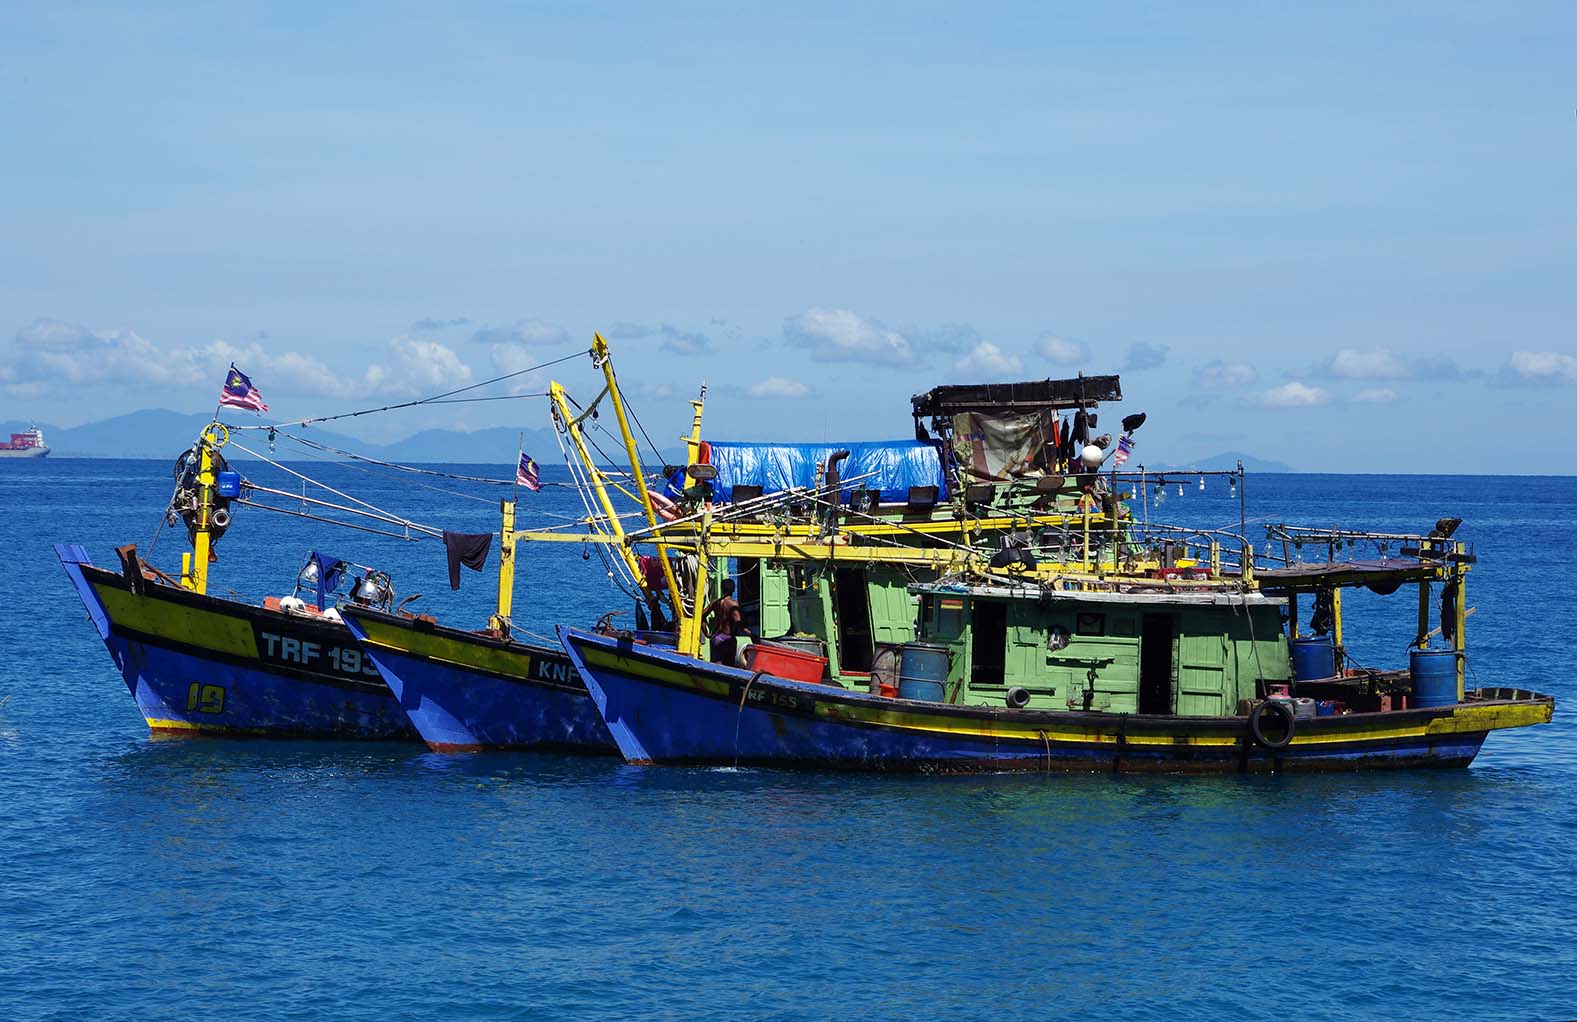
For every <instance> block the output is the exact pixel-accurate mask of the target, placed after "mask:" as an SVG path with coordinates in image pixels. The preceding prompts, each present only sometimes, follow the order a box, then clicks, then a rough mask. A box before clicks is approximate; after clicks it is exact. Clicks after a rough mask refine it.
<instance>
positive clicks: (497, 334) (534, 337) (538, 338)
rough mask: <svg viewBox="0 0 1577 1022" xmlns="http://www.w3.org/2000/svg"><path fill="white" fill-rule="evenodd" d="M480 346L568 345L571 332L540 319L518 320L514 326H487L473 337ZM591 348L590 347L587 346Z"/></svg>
mask: <svg viewBox="0 0 1577 1022" xmlns="http://www.w3.org/2000/svg"><path fill="white" fill-rule="evenodd" d="M471 340H473V341H476V342H477V343H479V344H508V343H513V344H525V345H531V346H541V347H547V346H549V345H568V344H569V343H570V335H569V331H568V330H565V329H564V328H563V327H561V326H558V325H556V324H553V323H548V322H544V321H543V320H540V319H521V320H516V321H515V325H514V326H486V327H483V328H482V329H480V330H478V331H476V332H475V333H473V334H472V335H471ZM587 347H590V345H587Z"/></svg>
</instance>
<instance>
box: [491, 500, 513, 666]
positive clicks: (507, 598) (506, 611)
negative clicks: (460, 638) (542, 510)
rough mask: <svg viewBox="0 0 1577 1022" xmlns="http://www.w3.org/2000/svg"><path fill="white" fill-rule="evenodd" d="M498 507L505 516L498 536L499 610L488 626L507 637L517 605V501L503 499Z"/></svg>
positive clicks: (502, 515)
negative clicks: (512, 614) (511, 614)
mask: <svg viewBox="0 0 1577 1022" xmlns="http://www.w3.org/2000/svg"><path fill="white" fill-rule="evenodd" d="M498 509H499V512H500V515H501V517H502V518H503V524H502V527H501V529H500V530H499V537H498V610H497V612H496V613H495V614H494V615H493V617H492V619H491V620H489V621H488V623H487V626H488V627H489V628H491V629H492V630H493V631H495V632H498V633H499V634H500V635H503V636H504V637H506V638H507V637H508V635H509V615H510V612H511V611H513V610H514V605H515V502H514V501H512V500H501V501H499V502H498Z"/></svg>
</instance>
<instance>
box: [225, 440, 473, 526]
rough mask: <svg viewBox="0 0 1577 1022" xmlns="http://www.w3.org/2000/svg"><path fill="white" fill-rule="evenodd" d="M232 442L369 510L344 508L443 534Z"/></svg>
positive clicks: (300, 477)
mask: <svg viewBox="0 0 1577 1022" xmlns="http://www.w3.org/2000/svg"><path fill="white" fill-rule="evenodd" d="M230 442H231V443H232V444H235V446H236V448H237V449H238V450H241V451H245V452H246V453H247V454H250V455H251V456H252V457H254V458H257V459H258V460H259V461H264V462H267V463H268V464H270V465H273V466H274V467H275V468H277V469H279V470H280V471H281V472H284V473H286V474H288V475H292V476H295V477H296V478H297V479H300V480H301V481H302V483H303V484H305V483H311V484H312V485H314V486H319V487H322V488H323V489H325V490H327V491H329V492H330V493H332V494H334V495H335V496H336V497H343V498H345V499H346V500H348V501H350V502H352V503H354V504H360V505H361V506H362V507H364V508H366V509H367V511H362V512H354V509H350V508H347V509H344V510H350V511H353V512H354V513H358V514H367V516H368V517H369V518H381V519H383V520H384V521H386V522H389V523H390V524H393V525H403V526H405V527H406V528H411V529H415V530H416V531H417V532H422V533H425V534H427V535H429V536H433V537H441V536H442V535H443V530H441V529H435V528H433V527H432V526H430V525H422V524H421V523H419V522H413V521H411V520H410V519H408V518H402V517H400V516H399V515H396V514H394V513H393V512H391V511H385V510H384V509H383V508H381V507H379V506H378V505H376V504H372V503H369V502H367V501H365V500H362V499H361V498H359V497H353V496H351V495H350V494H348V493H345V492H344V491H342V490H336V489H335V488H334V487H332V486H330V485H329V484H328V483H324V482H319V481H318V480H316V479H312V478H310V477H308V476H305V475H302V474H301V473H300V472H297V471H296V470H295V469H293V468H288V467H286V466H285V465H282V464H280V463H279V462H277V461H275V460H274V459H273V458H269V457H265V456H263V455H261V454H259V453H257V452H256V451H254V450H251V449H250V448H248V447H246V446H244V445H242V444H241V443H239V442H238V441H235V440H231V441H230ZM368 512H372V513H371V514H368Z"/></svg>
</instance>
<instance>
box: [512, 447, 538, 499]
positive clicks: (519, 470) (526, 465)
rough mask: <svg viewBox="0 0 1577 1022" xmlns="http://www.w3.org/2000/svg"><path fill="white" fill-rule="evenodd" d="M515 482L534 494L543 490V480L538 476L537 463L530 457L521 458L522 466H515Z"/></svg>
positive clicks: (523, 456)
mask: <svg viewBox="0 0 1577 1022" xmlns="http://www.w3.org/2000/svg"><path fill="white" fill-rule="evenodd" d="M515 482H517V483H519V484H520V485H521V486H524V487H525V488H526V489H528V490H530V491H531V492H532V493H536V492H537V491H539V490H541V489H542V480H541V478H540V477H539V476H538V474H537V463H536V462H534V461H532V460H531V457H530V455H526V454H522V455H521V456H520V464H519V465H516V466H515Z"/></svg>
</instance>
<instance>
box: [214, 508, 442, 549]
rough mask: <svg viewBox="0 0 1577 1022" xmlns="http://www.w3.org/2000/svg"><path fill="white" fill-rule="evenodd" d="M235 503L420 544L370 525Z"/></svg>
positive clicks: (288, 510)
mask: <svg viewBox="0 0 1577 1022" xmlns="http://www.w3.org/2000/svg"><path fill="white" fill-rule="evenodd" d="M235 502H236V503H237V504H245V505H246V506H247V507H256V508H262V509H263V510H264V511H273V512H275V513H276V514H282V515H291V516H292V517H295V518H306V519H310V520H311V521H314V522H324V523H327V524H329V525H338V526H340V527H341V528H345V529H355V530H357V531H358V532H370V533H372V534H373V535H374V536H388V537H390V538H391V539H403V540H405V541H406V542H407V543H418V542H420V540H418V539H417V538H416V537H414V536H407V535H402V534H400V533H398V532H389V531H388V530H386V529H374V528H372V527H371V526H370V525H357V524H355V523H354V522H342V521H340V520H339V519H337V518H325V517H324V516H322V515H312V514H308V513H307V512H305V511H292V510H290V509H289V508H284V507H275V506H273V505H272V504H259V503H258V502H257V501H255V500H247V499H246V498H245V497H237V498H236V501H235Z"/></svg>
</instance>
